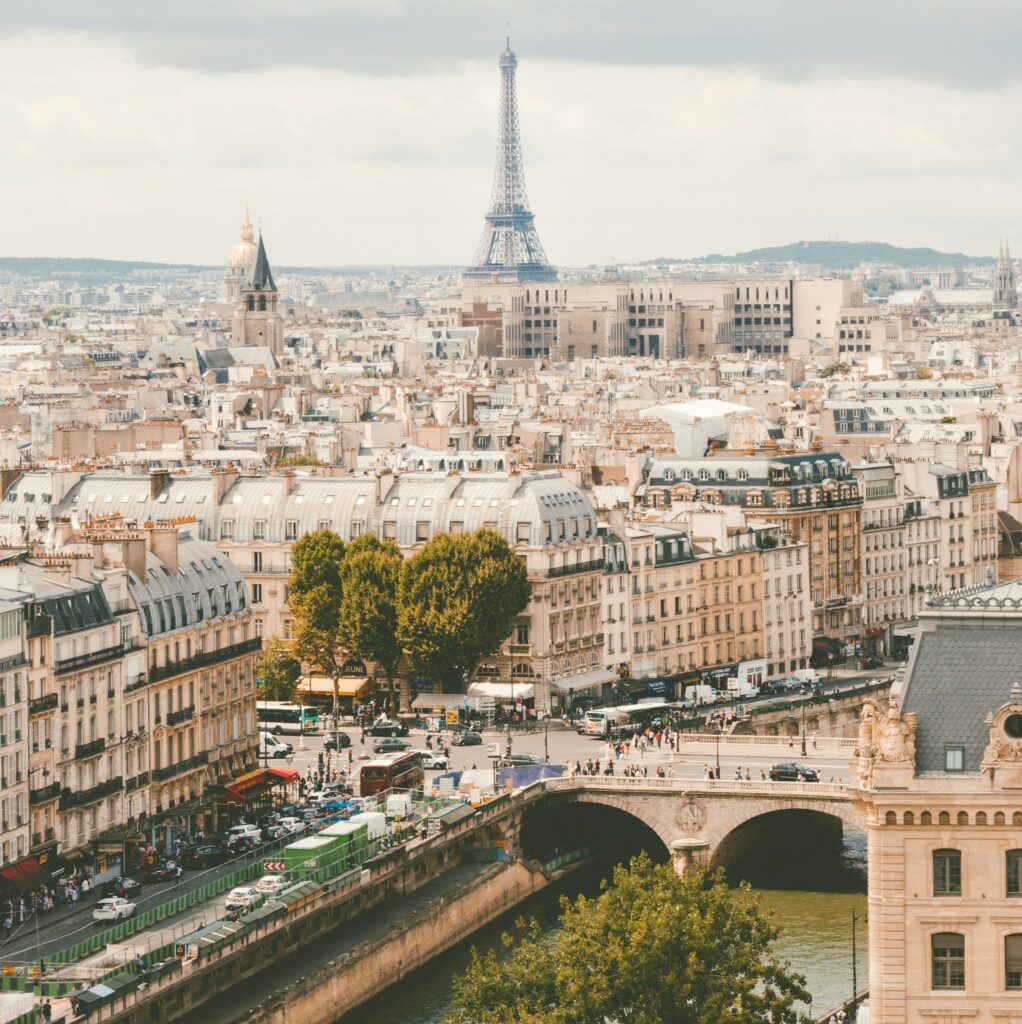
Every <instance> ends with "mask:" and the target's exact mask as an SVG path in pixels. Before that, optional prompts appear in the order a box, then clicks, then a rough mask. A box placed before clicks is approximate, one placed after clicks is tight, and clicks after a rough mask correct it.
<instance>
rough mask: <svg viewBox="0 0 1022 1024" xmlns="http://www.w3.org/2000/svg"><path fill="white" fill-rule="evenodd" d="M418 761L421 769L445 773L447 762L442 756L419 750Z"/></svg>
mask: <svg viewBox="0 0 1022 1024" xmlns="http://www.w3.org/2000/svg"><path fill="white" fill-rule="evenodd" d="M419 761H421V762H422V767H423V768H426V769H430V770H433V769H439V770H440V771H447V767H448V763H449V762H448V760H447V758H446V757H444V755H443V754H437V753H434V752H433V751H432V750H420V751H419Z"/></svg>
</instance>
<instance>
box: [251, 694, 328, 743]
mask: <svg viewBox="0 0 1022 1024" xmlns="http://www.w3.org/2000/svg"><path fill="white" fill-rule="evenodd" d="M256 718H257V719H258V721H259V728H260V729H261V730H262V731H263V732H272V733H273V735H274V736H279V735H280V734H281V733H284V732H291V733H296V734H297V733H303V732H306V733H308V732H314V731H315V730H316V729H317V728H319V710H318V709H317V708H313V707H309V706H308V705H305V704H292V703H289V702H288V701H283V700H260V701H256Z"/></svg>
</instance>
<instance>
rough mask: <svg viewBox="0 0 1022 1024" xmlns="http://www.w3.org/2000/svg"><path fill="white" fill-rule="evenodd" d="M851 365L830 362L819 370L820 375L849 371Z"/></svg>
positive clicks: (828, 375)
mask: <svg viewBox="0 0 1022 1024" xmlns="http://www.w3.org/2000/svg"><path fill="white" fill-rule="evenodd" d="M851 369H852V368H851V366H849V364H848V363H831V364H830V365H828V366H825V367H824V368H823V369H822V370H820V376H821V377H836V376H837V375H838V374H841V373H850V372H851Z"/></svg>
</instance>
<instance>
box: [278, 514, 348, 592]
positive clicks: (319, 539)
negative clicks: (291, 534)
mask: <svg viewBox="0 0 1022 1024" xmlns="http://www.w3.org/2000/svg"><path fill="white" fill-rule="evenodd" d="M342 558H344V541H343V540H341V538H340V537H339V536H338V535H337V534H336V533H334V531H333V530H315V531H313V532H312V533H306V534H303V535H302V536H301V537H299V538H298V540H296V541H295V542H294V544H293V545H292V546H291V579H290V580H288V594H289V595H290V598H291V600H292V601H294V600H295V599H296V598H301V597H302V596H304V595H305V594H307V593H308V592H309V591H310V590H312V589H313V588H314V587H317V586H319V585H320V584H321V583H323V584H326V585H327V586H329V587H334V588H336V589H337V590H338V591H340V589H341V559H342Z"/></svg>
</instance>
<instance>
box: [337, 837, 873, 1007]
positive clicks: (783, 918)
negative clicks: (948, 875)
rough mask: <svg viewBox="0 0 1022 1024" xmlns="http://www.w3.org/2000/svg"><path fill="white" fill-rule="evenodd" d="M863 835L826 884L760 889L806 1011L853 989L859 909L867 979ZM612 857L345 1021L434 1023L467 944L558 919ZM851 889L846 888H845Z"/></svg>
mask: <svg viewBox="0 0 1022 1024" xmlns="http://www.w3.org/2000/svg"><path fill="white" fill-rule="evenodd" d="M864 855H865V836H864V835H863V834H862V833H859V832H849V833H846V834H845V839H844V855H843V860H842V863H841V864H840V865H835V870H834V872H833V876H832V878H831V880H830V884H829V885H828V888H829V889H831V890H833V891H826V892H799V891H795V890H782V889H763V890H760V892H759V895H760V900H761V905H762V908H763V909H764V910H765V911H767V912H768V913H770V914H771V915H772V916H773V920H774V922H775V924H777V925H778V926H779V927H780V928H781V936H780V938H779V939H778V940H777V942H776V943H775V947H774V948H775V952H776V953H777V955H778V956H779V957H780V958H782V959H786V960H788V961H789V962H790V963H791V965H792V968H793V969H794V970H796V971H798V972H800V973H801V974H803V975H804V976H805V978H806V984H807V988H808V989H809V991H810V992H811V993H812V995H813V1003H812V1007H811V1011H812V1012H813V1014H814V1015H815V1016H819V1015H821V1014H823V1013H824V1012H826V1011H827V1010H829V1009H830V1008H831V1007H833V1006H834V1005H836V1004H837V1003H838V1002H840V1001H841V1000H842V999H846V998H847V997H848V996H850V995H851V992H852V913H853V912H855V913H856V914H857V915H858V918H859V921H858V926H857V957H856V960H857V964H858V985H859V988H860V989H862V988H864V987H866V985H867V984H868V980H869V979H868V977H867V956H866V927H865V924H864V923H863V922H864V918H865V913H866V896H865V870H864ZM611 870H612V865H611V864H609V863H600V864H595V865H591V866H586V867H584V868H581V869H579V870H578V871H576V872H574V873H573V874H570V875H568V876H567V877H566V878H564V879H562V880H561V881H560V882H559V883H557V884H555V885H552V886H550V888H548V889H546V890H544V891H543V892H541V893H539V894H537V895H536V896H534V897H533V898H532V899H530V900H527V901H526V902H524V903H521V904H519V905H518V907H516V908H515V909H514V910H513V911H511V912H510V913H508V914H506V915H505V916H503V917H501V918H499V919H498V920H496V921H494V922H492V923H491V924H489V925H487V926H486V927H485V928H483V929H481V930H480V931H478V932H477V933H476V934H475V935H474V936H473V937H472V939H471V940H469V941H468V942H465V943H462V944H461V945H459V946H457V947H455V948H454V949H451V950H449V951H448V952H447V953H445V954H443V955H442V956H440V957H438V958H437V959H436V960H434V961H433V962H432V963H431V964H429V965H428V966H427V967H424V968H422V969H421V970H419V971H416V972H415V973H414V974H411V975H409V976H408V977H407V978H405V980H404V981H400V982H398V983H397V984H396V985H395V986H394V987H393V988H391V989H389V990H388V991H387V992H384V993H383V994H382V995H380V996H377V997H376V998H375V999H373V1000H371V1001H370V1002H368V1003H365V1004H364V1005H362V1006H361V1007H359V1008H358V1009H357V1010H355V1011H353V1012H352V1013H351V1014H349V1015H348V1017H346V1018H343V1021H344V1024H354V1022H355V1021H356V1020H357V1021H358V1022H359V1024H437V1022H439V1021H441V1020H443V1017H444V1014H445V1012H446V1010H447V1008H448V1006H449V1002H450V995H451V979H452V978H453V977H454V975H456V974H458V973H459V972H461V971H463V970H464V969H465V967H466V966H467V964H468V961H469V953H470V950H471V948H472V946H476V947H477V948H479V949H480V950H481V951H482V950H487V949H496V948H499V947H500V937H501V934H502V933H503V932H505V931H507V930H509V929H511V928H513V926H514V922H515V920H516V919H517V918H519V917H525V918H529V917H535V918H537V919H538V920H539V921H540V922H542V923H543V924H544V925H545V926H546V927H549V928H554V927H556V922H557V915H558V909H559V908H558V904H559V900H560V897H561V896H569V897H571V896H574V895H576V894H578V893H580V892H584V893H586V895H595V894H596V893H597V892H598V891H599V887H600V880H601V878H604V877H606V876H607V875H609V874H610V872H611ZM849 890H851V891H849Z"/></svg>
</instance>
